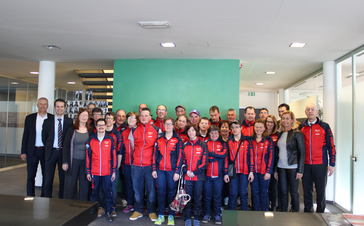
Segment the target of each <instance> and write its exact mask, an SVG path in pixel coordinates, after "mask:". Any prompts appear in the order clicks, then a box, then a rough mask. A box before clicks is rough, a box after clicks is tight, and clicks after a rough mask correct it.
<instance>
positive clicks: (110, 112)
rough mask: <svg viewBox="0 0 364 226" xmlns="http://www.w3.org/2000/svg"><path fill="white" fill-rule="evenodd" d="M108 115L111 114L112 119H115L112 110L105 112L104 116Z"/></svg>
mask: <svg viewBox="0 0 364 226" xmlns="http://www.w3.org/2000/svg"><path fill="white" fill-rule="evenodd" d="M108 115H111V116H112V119H113V120H114V121H115V116H116V114H115V113H114V112H112V111H109V112H108V113H106V114H105V118H106V116H108Z"/></svg>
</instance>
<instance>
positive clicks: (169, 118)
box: [163, 116, 174, 125]
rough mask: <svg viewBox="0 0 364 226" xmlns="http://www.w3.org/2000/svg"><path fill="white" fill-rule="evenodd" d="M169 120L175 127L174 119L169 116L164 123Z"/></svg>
mask: <svg viewBox="0 0 364 226" xmlns="http://www.w3.org/2000/svg"><path fill="white" fill-rule="evenodd" d="M167 120H171V121H172V124H173V125H174V118H172V117H171V116H168V117H166V118H165V119H163V123H166V121H167Z"/></svg>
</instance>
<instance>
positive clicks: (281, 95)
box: [277, 89, 285, 107]
mask: <svg viewBox="0 0 364 226" xmlns="http://www.w3.org/2000/svg"><path fill="white" fill-rule="evenodd" d="M284 94H285V93H284V89H279V101H278V106H279V105H280V104H282V103H285V102H284V101H285V100H284V96H285V95H284ZM278 106H277V107H278Z"/></svg>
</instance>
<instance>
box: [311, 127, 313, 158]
mask: <svg viewBox="0 0 364 226" xmlns="http://www.w3.org/2000/svg"><path fill="white" fill-rule="evenodd" d="M312 126H313V125H311V126H310V161H311V165H312V145H311V144H312Z"/></svg>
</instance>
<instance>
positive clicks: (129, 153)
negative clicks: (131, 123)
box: [121, 127, 133, 166]
mask: <svg viewBox="0 0 364 226" xmlns="http://www.w3.org/2000/svg"><path fill="white" fill-rule="evenodd" d="M130 133H131V129H130V128H129V127H126V128H125V129H124V130H123V131H122V132H121V136H122V138H123V146H124V152H123V153H122V154H123V160H122V162H123V164H125V165H128V166H130V165H131V163H132V157H133V149H132V148H131V144H130V140H129V134H130Z"/></svg>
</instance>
